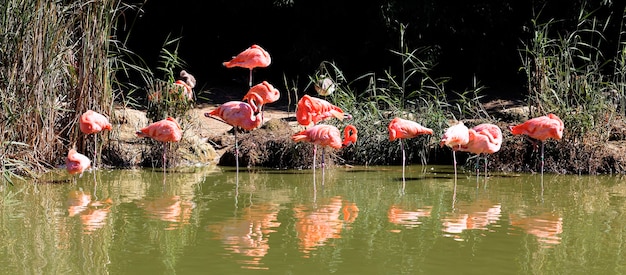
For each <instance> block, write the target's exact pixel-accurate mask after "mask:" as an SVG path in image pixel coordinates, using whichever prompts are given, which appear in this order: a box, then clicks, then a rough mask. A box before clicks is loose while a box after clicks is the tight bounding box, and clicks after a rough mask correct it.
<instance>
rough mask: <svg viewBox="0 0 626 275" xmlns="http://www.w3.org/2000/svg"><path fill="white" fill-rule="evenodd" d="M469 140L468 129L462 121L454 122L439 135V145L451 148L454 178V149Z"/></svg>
mask: <svg viewBox="0 0 626 275" xmlns="http://www.w3.org/2000/svg"><path fill="white" fill-rule="evenodd" d="M468 142H469V129H467V126H465V124H463V122H462V121H459V122H458V123H457V124H454V125H452V126H450V127H448V129H446V132H445V133H444V134H443V137H441V141H440V142H439V146H441V147H443V146H444V145H446V146H448V147H450V148H452V158H453V161H454V178H455V179H456V150H458V149H459V148H461V146H463V145H466V144H467V143H468Z"/></svg>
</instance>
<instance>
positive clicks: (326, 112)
mask: <svg viewBox="0 0 626 275" xmlns="http://www.w3.org/2000/svg"><path fill="white" fill-rule="evenodd" d="M346 116H347V117H348V118H351V116H350V115H346V114H344V112H343V110H341V108H339V107H337V106H335V105H333V104H331V103H330V102H328V101H326V100H323V99H320V98H316V97H312V96H309V95H304V96H302V98H300V100H299V101H298V107H297V109H296V120H297V121H298V123H299V124H300V125H303V126H309V125H311V123H313V124H315V123H318V122H320V121H322V120H325V119H328V118H331V117H335V118H337V119H339V120H343V119H344V117H346Z"/></svg>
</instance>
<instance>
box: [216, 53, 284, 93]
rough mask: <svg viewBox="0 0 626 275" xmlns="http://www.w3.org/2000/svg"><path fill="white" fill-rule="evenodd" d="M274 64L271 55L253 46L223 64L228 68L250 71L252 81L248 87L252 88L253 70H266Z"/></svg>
mask: <svg viewBox="0 0 626 275" xmlns="http://www.w3.org/2000/svg"><path fill="white" fill-rule="evenodd" d="M270 63H272V58H271V57H270V54H269V53H268V52H267V51H265V50H264V49H263V48H261V46H259V45H252V46H250V48H248V49H246V50H244V51H243V52H241V53H239V54H238V55H237V56H235V57H233V59H231V60H230V61H227V62H224V63H222V64H223V65H224V66H226V68H232V67H241V68H246V69H249V70H250V81H249V82H248V86H249V87H252V69H254V68H257V67H259V68H265V67H267V66H269V65H270Z"/></svg>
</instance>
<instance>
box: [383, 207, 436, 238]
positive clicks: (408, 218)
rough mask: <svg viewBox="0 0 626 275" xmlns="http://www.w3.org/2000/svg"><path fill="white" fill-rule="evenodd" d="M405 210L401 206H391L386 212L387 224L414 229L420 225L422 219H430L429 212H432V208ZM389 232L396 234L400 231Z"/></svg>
mask: <svg viewBox="0 0 626 275" xmlns="http://www.w3.org/2000/svg"><path fill="white" fill-rule="evenodd" d="M406 208H407V207H403V206H402V205H398V204H392V205H391V207H389V211H387V218H388V220H389V222H390V223H393V224H397V225H401V226H403V227H406V228H415V227H418V226H419V225H420V224H422V221H421V220H422V219H423V218H427V217H430V212H431V211H432V210H433V207H432V206H425V207H422V208H416V209H415V210H407V209H406ZM391 232H393V233H398V232H400V230H391Z"/></svg>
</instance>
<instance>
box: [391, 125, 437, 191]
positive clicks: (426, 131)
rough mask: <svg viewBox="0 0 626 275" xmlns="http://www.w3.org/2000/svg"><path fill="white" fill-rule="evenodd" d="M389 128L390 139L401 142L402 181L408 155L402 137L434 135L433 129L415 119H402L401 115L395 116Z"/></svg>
mask: <svg viewBox="0 0 626 275" xmlns="http://www.w3.org/2000/svg"><path fill="white" fill-rule="evenodd" d="M387 129H388V130H389V141H394V140H396V139H397V140H398V141H399V142H400V149H401V150H402V181H403V182H404V179H405V177H404V167H405V162H406V155H405V153H404V143H402V139H405V138H414V137H417V136H419V135H432V134H433V130H432V129H430V128H426V127H424V126H422V125H420V124H419V123H417V122H415V121H410V120H406V119H402V118H399V117H396V118H394V119H393V120H391V122H390V123H389V126H388V127H387Z"/></svg>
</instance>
